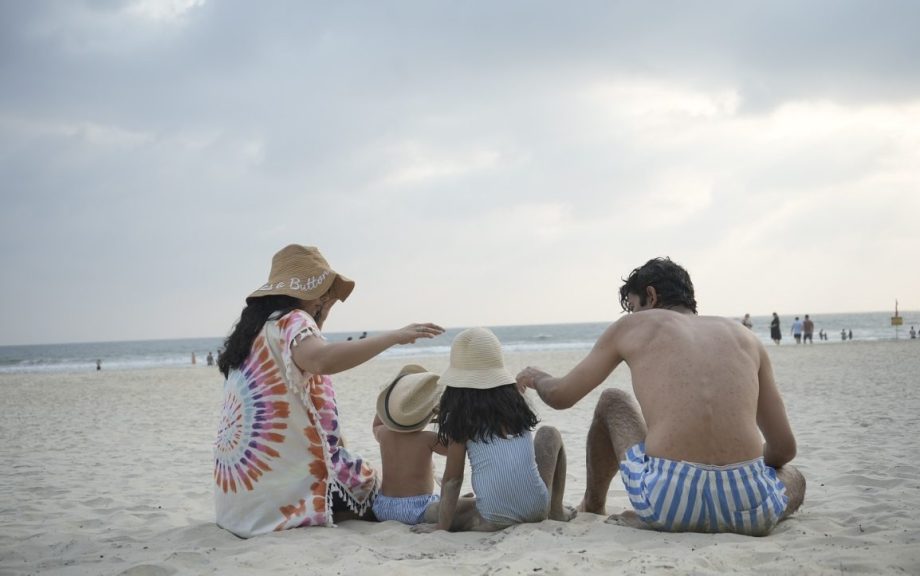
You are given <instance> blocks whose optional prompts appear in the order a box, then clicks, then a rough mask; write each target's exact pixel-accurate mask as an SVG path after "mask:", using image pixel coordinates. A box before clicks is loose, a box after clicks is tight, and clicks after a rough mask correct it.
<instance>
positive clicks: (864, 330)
mask: <svg viewBox="0 0 920 576" xmlns="http://www.w3.org/2000/svg"><path fill="white" fill-rule="evenodd" d="M891 315H892V314H891V313H890V312H862V313H856V314H815V315H812V320H813V321H814V322H815V345H822V346H823V345H835V344H837V345H839V344H842V343H843V342H842V340H841V337H840V331H841V330H846V331H848V332H849V331H851V330H852V332H853V340H894V339H895V338H900V339H906V338H909V337H910V336H909V334H908V333H909V331H910V327H911V326H914V327H916V328H917V329H920V312H918V311H908V312H901V314H900V315H901V317H902V318H903V319H904V325H903V326H901V327H900V329H896V328H894V327H892V326H891V320H890V318H891ZM803 317H804V316H803ZM751 319H752V321H753V323H754V328H753V330H754V332H755V333H756V334H757V336H758V337H759V338H760V339H761V340H762V341H763V342H764V343H765V344H770V345H771V346H772V345H773V343H772V341H771V340H770V316H752V317H751ZM793 319H794V317H793V316H780V322H781V327H782V331H783V340H782V345H784V346H786V345H791V344H794V342H795V341H794V340H793V339H792V335H791V333H790V328H791V326H792V321H793ZM738 320H739V321H740V318H738ZM611 321H612V320H611ZM611 321H607V322H591V323H578V324H542V325H525V326H489V328H490V329H491V330H492V331H493V332H495V335H496V336H498V339H499V340H501V342H502V347H503V348H504V349H505V350H508V351H530V352H532V351H536V352H539V351H540V350H560V349H568V350H585V351H587V350H589V349H590V348H591V347H592V346H593V345H594V342H595V341H596V340H597V338H598V337H599V336H600V335H601V333H602V332H603V331H604V329H606V328H607V326H609V325H610V322H611ZM463 329H464V328H463V327H461V328H451V329H448V330H447V333H446V334H444V335H443V336H440V337H438V338H435V339H432V340H423V341H419V342H417V343H416V344H412V345H407V346H395V347H393V348H390V349H389V350H387V351H386V352H384V353H383V356H390V357H399V356H414V355H419V354H421V355H442V354H443V355H447V354H449V353H450V343H451V342H452V341H453V338H454V336H455V335H456V334H457V333H459V332H460V331H462V330H463ZM822 329H823V330H825V331H826V332H827V333H828V340H827V341H819V340H818V331H819V330H822ZM369 334H371V335H373V334H374V332H369ZM325 335H326V337H327V339H328V340H329V341H332V342H337V341H343V340H346V339H347V338H349V337H351V338H358V337H359V333H351V332H349V333H344V332H328V333H326V334H325ZM222 343H223V337H215V338H190V339H177V340H137V341H128V342H91V343H75V344H40V345H28V346H0V373H24V372H71V371H92V370H95V369H96V361H97V360H100V361H101V363H102V369H104V370H105V369H114V370H126V369H130V370H135V369H136V370H141V369H146V368H161V367H170V366H190V365H191V362H192V354H193V353H194V354H195V357H196V361H197V363H196V365H198V366H206V357H207V354H208V352H211V353H212V354H214V355H215V357H216V355H217V350H218V349H219V348H220V346H221V345H222ZM918 344H920V341H918Z"/></svg>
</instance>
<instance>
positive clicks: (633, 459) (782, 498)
mask: <svg viewBox="0 0 920 576" xmlns="http://www.w3.org/2000/svg"><path fill="white" fill-rule="evenodd" d="M620 472H621V474H622V476H623V484H624V485H625V486H626V492H627V494H628V496H629V501H630V502H631V503H632V506H633V508H634V509H635V511H636V514H638V516H639V517H640V518H642V520H644V521H645V522H646V523H647V524H648V525H649V526H651V527H652V528H654V529H656V530H662V531H666V532H734V533H737V534H746V535H749V536H766V535H767V534H769V533H770V531H771V530H772V529H773V527H774V526H776V523H777V522H779V520H780V518H782V516H783V512H784V511H785V510H786V503H787V502H788V500H789V499H788V498H787V496H786V487H785V486H783V483H782V482H781V481H780V480H779V479H778V478H777V477H776V471H775V470H774V469H773V468H770V467H769V466H767V465H766V464H764V462H763V458H757V459H755V460H749V461H747V462H742V463H739V464H731V465H728V466H710V465H708V464H694V463H692V462H677V461H674V460H666V459H664V458H656V457H654V456H649V455H647V454H646V453H645V443H644V442H640V443H639V444H636V445H635V446H633V447H632V448H630V449H629V450H627V452H626V458H625V459H624V460H623V461H622V462H620Z"/></svg>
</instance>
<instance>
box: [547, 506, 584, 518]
mask: <svg viewBox="0 0 920 576" xmlns="http://www.w3.org/2000/svg"><path fill="white" fill-rule="evenodd" d="M576 516H578V510H576V509H575V508H572V507H571V506H565V505H563V506H562V511H561V512H558V513H551V514H550V515H549V519H550V520H558V521H559V522H568V521H569V520H571V519H572V518H574V517H576Z"/></svg>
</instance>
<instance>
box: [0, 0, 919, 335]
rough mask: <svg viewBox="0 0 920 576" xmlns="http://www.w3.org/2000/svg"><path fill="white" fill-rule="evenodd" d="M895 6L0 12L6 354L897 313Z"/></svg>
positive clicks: (913, 42) (905, 58)
mask: <svg viewBox="0 0 920 576" xmlns="http://www.w3.org/2000/svg"><path fill="white" fill-rule="evenodd" d="M917 22H920V4H917V3H915V2H908V1H897V0H893V1H888V2H884V3H878V2H873V1H865V2H849V1H841V0H826V1H820V0H818V1H811V2H800V1H797V0H789V1H773V2H759V3H755V2H737V1H733V0H732V1H724V2H685V1H674V2H632V3H626V2H612V1H598V2H575V3H570V2H534V1H529V0H528V1H523V0H521V1H511V2H441V1H431V0H424V1H422V0H419V1H411V0H406V1H394V2H376V1H375V2H300V1H290V2H282V1H278V2H268V3H253V2H248V1H242V0H240V1H226V0H222V1H215V0H207V1H205V0H172V1H170V0H157V1H155V0H84V1H79V0H66V1H65V0H62V1H60V2H45V1H35V2H32V1H30V2H16V1H4V2H0V86H2V89H0V194H2V210H0V242H2V253H0V270H2V273H0V318H2V320H0V344H25V343H46V342H74V341H98V340H131V339H148V338H151V339H152V338H182V337H203V336H222V335H224V334H225V333H226V332H227V330H228V329H229V328H230V326H231V324H232V323H233V321H234V320H235V319H236V318H237V317H238V315H239V312H240V309H241V307H242V305H243V299H244V297H245V296H246V295H247V294H248V293H249V292H251V291H252V290H253V289H255V288H256V287H258V286H259V285H260V284H261V283H262V282H264V281H265V280H266V279H267V276H268V270H269V264H270V259H271V256H272V254H273V253H274V252H275V251H276V250H278V249H279V248H281V247H282V246H284V245H286V244H289V243H300V244H309V245H316V246H319V247H320V248H321V249H322V251H323V252H324V253H325V255H326V257H327V259H328V260H329V261H330V262H331V263H332V265H333V267H335V268H336V269H338V270H339V271H341V272H343V273H345V274H347V275H349V276H351V277H352V278H353V279H355V280H356V281H357V287H356V289H355V291H354V293H353V294H352V296H351V298H350V299H349V300H348V302H346V303H344V304H340V305H339V306H338V307H336V309H335V310H334V311H333V314H332V316H331V318H330V320H329V322H328V323H327V326H326V329H327V330H330V331H360V330H378V329H385V328H396V327H399V326H402V325H404V324H406V323H408V322H414V321H434V322H438V323H440V324H442V325H444V326H449V327H460V326H470V325H489V326H494V325H505V324H536V323H556V322H580V321H607V320H612V319H615V318H617V317H618V315H619V313H620V311H619V307H618V304H617V299H616V290H617V289H618V287H619V285H620V283H621V279H622V278H623V277H624V276H625V275H627V274H628V273H629V271H630V270H631V269H632V268H634V267H635V266H637V265H639V264H641V263H643V262H644V261H645V260H647V259H648V258H651V257H654V256H670V257H671V258H672V259H674V260H675V261H677V262H679V263H681V264H683V265H684V266H686V267H687V268H688V269H689V271H690V273H691V275H692V277H693V279H694V281H695V284H696V288H697V297H698V301H699V303H700V312H701V313H704V314H719V315H727V316H740V315H742V314H744V313H745V312H750V313H751V314H755V315H759V314H767V313H770V312H772V311H774V310H776V311H779V312H780V313H781V314H801V313H811V314H820V313H824V312H849V311H870V310H888V309H891V308H892V307H893V305H894V300H895V299H896V298H897V299H898V300H899V301H900V305H901V309H902V310H905V309H913V310H917V309H920V258H918V251H920V250H918V248H920V66H918V64H917V62H918V59H920V34H918V33H917V30H916V25H917Z"/></svg>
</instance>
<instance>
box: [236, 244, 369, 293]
mask: <svg viewBox="0 0 920 576" xmlns="http://www.w3.org/2000/svg"><path fill="white" fill-rule="evenodd" d="M354 288H355V283H354V282H353V281H352V280H349V279H348V278H346V277H345V276H342V275H341V274H339V273H338V272H336V271H335V270H333V269H332V267H331V266H329V263H328V262H326V259H325V258H323V255H322V254H320V252H319V248H316V247H315V246H301V245H299V244H290V245H288V246H285V247H284V248H282V249H281V250H279V251H278V252H277V253H276V254H275V255H274V256H273V257H272V268H271V272H269V274H268V282H266V283H265V284H263V285H262V286H261V287H260V288H258V289H257V290H256V291H255V292H253V293H252V294H250V295H249V296H247V297H246V302H247V303H249V301H250V300H251V299H253V298H261V297H263V296H278V295H281V296H292V297H294V298H297V299H299V300H305V301H310V300H316V299H317V298H319V297H320V296H322V295H323V294H325V293H326V292H330V293H331V295H332V296H334V297H335V298H336V299H338V300H341V301H342V302H344V301H345V299H346V298H348V295H349V294H351V291H352V290H354Z"/></svg>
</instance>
